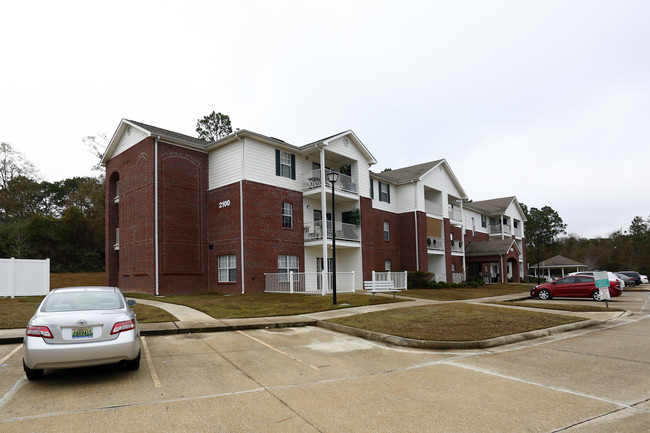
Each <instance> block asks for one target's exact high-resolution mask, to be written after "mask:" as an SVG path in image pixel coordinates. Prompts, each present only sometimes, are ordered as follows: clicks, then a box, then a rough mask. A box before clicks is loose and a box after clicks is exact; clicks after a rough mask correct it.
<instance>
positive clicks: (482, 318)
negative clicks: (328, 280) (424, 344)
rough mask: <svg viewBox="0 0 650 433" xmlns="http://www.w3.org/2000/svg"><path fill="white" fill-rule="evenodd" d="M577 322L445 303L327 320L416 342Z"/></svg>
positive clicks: (489, 335)
mask: <svg viewBox="0 0 650 433" xmlns="http://www.w3.org/2000/svg"><path fill="white" fill-rule="evenodd" d="M409 292H410V290H409ZM581 320H584V319H581V318H578V317H570V316H559V315H555V314H545V313H539V312H533V311H524V310H513V309H505V308H498V307H489V306H483V305H470V304H446V305H427V306H422V307H411V308H397V309H393V310H387V311H380V312H376V313H367V314H360V315H357V316H350V317H342V318H338V319H331V320H329V321H330V322H333V323H338V324H341V325H346V326H351V327H355V328H361V329H365V330H369V331H375V332H381V333H384V334H390V335H396V336H398V337H405V338H413V339H418V340H433V341H475V340H485V339H488V338H494V337H500V336H503V335H510V334H517V333H520V332H527V331H533V330H537V329H544V328H550V327H553V326H558V325H564V324H566V323H573V322H579V321H581Z"/></svg>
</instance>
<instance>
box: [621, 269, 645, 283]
mask: <svg viewBox="0 0 650 433" xmlns="http://www.w3.org/2000/svg"><path fill="white" fill-rule="evenodd" d="M618 273H619V274H623V275H627V276H628V277H630V278H632V279H633V280H634V284H636V285H637V286H638V285H639V284H641V274H639V273H638V272H636V271H620V272H618Z"/></svg>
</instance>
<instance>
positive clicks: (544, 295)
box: [537, 289, 551, 301]
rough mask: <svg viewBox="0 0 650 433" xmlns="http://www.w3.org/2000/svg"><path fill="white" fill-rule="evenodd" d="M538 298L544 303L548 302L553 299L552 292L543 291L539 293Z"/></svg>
mask: <svg viewBox="0 0 650 433" xmlns="http://www.w3.org/2000/svg"><path fill="white" fill-rule="evenodd" d="M537 297H538V298H539V299H541V300H542V301H546V300H547V299H551V292H549V291H548V290H546V289H542V290H540V291H539V292H537Z"/></svg>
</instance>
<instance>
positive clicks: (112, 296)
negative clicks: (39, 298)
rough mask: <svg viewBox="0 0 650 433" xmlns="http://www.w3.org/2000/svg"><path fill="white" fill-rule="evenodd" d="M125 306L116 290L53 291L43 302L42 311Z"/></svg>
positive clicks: (112, 308) (110, 308) (113, 308)
mask: <svg viewBox="0 0 650 433" xmlns="http://www.w3.org/2000/svg"><path fill="white" fill-rule="evenodd" d="M119 308H124V303H123V302H122V297H121V296H119V295H118V294H117V293H115V292H94V291H83V292H61V293H53V294H52V295H50V296H48V298H47V299H46V300H45V302H44V303H43V306H42V307H41V311H43V312H46V313H51V312H56V311H82V310H116V309H119Z"/></svg>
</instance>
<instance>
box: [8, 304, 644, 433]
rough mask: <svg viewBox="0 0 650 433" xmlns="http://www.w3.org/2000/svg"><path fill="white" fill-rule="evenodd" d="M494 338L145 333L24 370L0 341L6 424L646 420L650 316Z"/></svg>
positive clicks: (560, 425) (259, 425) (582, 423)
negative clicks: (128, 355) (86, 361)
mask: <svg viewBox="0 0 650 433" xmlns="http://www.w3.org/2000/svg"><path fill="white" fill-rule="evenodd" d="M647 303H648V294H647V293H644V294H640V295H639V297H638V301H636V303H635V304H634V305H635V307H634V308H635V310H634V311H637V312H636V313H634V314H632V315H629V316H626V317H623V318H619V319H616V320H612V321H609V322H607V323H606V324H603V325H601V326H598V327H592V328H587V329H582V330H576V331H572V332H569V333H565V334H560V335H554V336H549V337H545V338H542V339H536V340H530V341H527V342H523V343H519V344H514V345H507V346H502V347H498V348H493V349H489V350H471V351H454V352H449V351H440V352H435V351H425V350H411V349H403V348H394V347H387V346H382V345H379V344H376V343H373V342H370V341H366V340H363V339H358V338H355V337H352V336H348V335H342V334H338V333H335V332H332V331H328V330H325V329H321V328H315V327H306V328H279V329H269V330H250V331H235V332H222V333H200V334H182V335H167V336H148V337H144V342H145V347H146V352H145V356H144V357H143V360H142V364H141V367H140V370H138V371H135V372H129V371H125V370H121V369H120V368H117V367H114V366H110V367H102V368H91V369H76V370H62V371H47V372H46V375H45V378H44V379H43V380H42V381H37V382H29V381H27V380H26V378H25V377H24V375H23V372H22V366H21V356H20V350H19V349H20V345H16V344H9V345H2V346H0V397H1V398H2V399H1V400H0V431H8V432H9V431H11V432H32V431H48V432H57V431H66V432H68V431H93V432H95V431H98V432H102V431H126V432H131V431H133V432H135V431H138V432H140V431H156V432H178V431H192V432H202V431H210V432H239V431H243V432H247V431H251V432H253V431H254V432H303V431H304V432H347V431H350V432H356V431H364V432H365V431H375V432H392V431H400V432H401V431H408V432H412V431H418V432H420V431H422V432H424V431H432V432H436V431H440V432H478V431H481V432H506V431H507V432H553V431H568V432H594V431H598V432H621V431H625V432H647V431H649V430H650V402H649V399H650V319H648V314H647V312H646V311H645V310H644V306H645V305H646V304H647Z"/></svg>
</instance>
